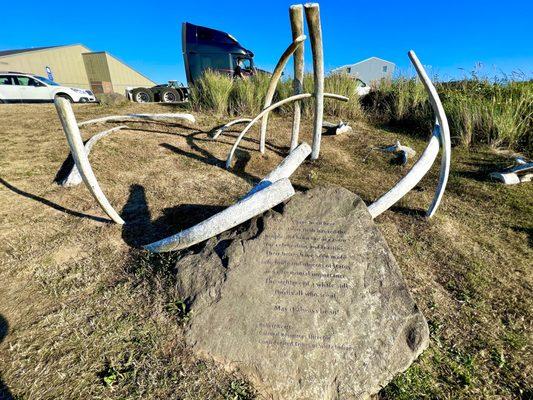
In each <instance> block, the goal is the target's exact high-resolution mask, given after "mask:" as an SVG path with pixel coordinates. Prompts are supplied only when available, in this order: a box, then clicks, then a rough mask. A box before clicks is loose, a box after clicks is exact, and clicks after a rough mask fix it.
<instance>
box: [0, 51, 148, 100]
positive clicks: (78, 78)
mask: <svg viewBox="0 0 533 400" xmlns="http://www.w3.org/2000/svg"><path fill="white" fill-rule="evenodd" d="M0 71H17V72H25V73H30V74H35V75H41V76H47V75H48V76H49V77H50V75H52V76H53V80H54V81H55V82H57V83H59V84H61V85H63V86H75V87H79V88H83V89H91V90H92V91H93V92H94V93H111V92H115V93H120V94H124V91H125V89H126V87H128V86H133V87H138V86H145V87H151V86H155V85H156V83H154V82H153V81H152V80H150V79H148V78H147V77H145V76H144V75H142V74H141V73H139V72H137V71H135V70H134V69H133V68H131V67H129V66H128V65H126V64H124V63H123V62H122V61H120V60H118V59H117V58H116V57H114V56H112V55H111V54H109V53H106V52H105V51H98V52H93V51H91V50H90V49H88V48H87V47H85V46H84V45H82V44H73V45H67V46H53V47H39V48H32V49H20V50H5V51H0Z"/></svg>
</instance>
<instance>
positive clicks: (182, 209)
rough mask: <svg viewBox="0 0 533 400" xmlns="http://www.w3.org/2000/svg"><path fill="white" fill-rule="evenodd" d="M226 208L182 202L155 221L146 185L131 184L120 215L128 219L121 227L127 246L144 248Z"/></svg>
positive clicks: (168, 209)
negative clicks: (148, 201)
mask: <svg viewBox="0 0 533 400" xmlns="http://www.w3.org/2000/svg"><path fill="white" fill-rule="evenodd" d="M224 208H225V207H224V206H210V205H203V204H181V205H179V206H176V207H169V208H166V209H164V210H163V215H162V216H161V217H160V218H158V219H156V220H154V221H152V218H151V213H150V208H149V206H148V203H147V201H146V192H145V190H144V187H143V186H141V185H137V184H135V185H131V186H130V194H129V197H128V201H127V202H126V204H125V206H124V208H123V209H122V212H121V216H122V217H123V218H124V220H125V221H127V222H126V224H125V225H124V226H123V229H122V238H123V239H124V241H125V242H126V243H127V244H128V245H130V246H132V247H134V248H141V247H142V246H143V245H146V244H149V243H152V242H154V241H156V240H160V239H163V238H165V237H167V236H170V235H173V234H175V233H178V232H180V231H182V230H183V229H187V228H190V227H191V226H193V225H195V224H197V223H199V222H202V221H203V220H205V219H207V218H209V217H211V216H213V215H215V214H216V213H218V212H220V211H221V210H223V209H224Z"/></svg>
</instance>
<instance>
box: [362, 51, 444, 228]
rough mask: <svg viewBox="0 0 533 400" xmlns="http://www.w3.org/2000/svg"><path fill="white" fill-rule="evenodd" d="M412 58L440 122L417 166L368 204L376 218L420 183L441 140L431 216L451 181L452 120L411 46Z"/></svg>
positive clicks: (436, 124)
mask: <svg viewBox="0 0 533 400" xmlns="http://www.w3.org/2000/svg"><path fill="white" fill-rule="evenodd" d="M408 54H409V58H410V59H411V61H412V63H413V65H414V67H415V69H416V72H417V73H418V76H419V77H420V80H421V81H422V83H423V84H424V87H425V88H426V90H427V92H428V95H429V101H430V103H431V106H432V108H433V112H434V113H435V117H436V122H435V128H434V129H433V134H432V136H431V139H430V141H429V144H428V146H427V147H426V149H425V150H424V152H423V153H422V155H421V156H420V158H419V160H418V161H417V162H416V163H415V164H414V165H413V168H411V170H410V171H409V172H408V173H407V175H406V176H404V177H403V178H402V179H401V180H400V181H399V182H398V183H397V184H396V185H395V186H394V187H393V188H392V189H391V190H389V191H388V192H387V193H385V194H384V195H383V196H381V197H380V198H379V199H378V200H376V201H375V202H374V203H372V204H371V205H370V206H369V207H368V211H369V212H370V215H372V218H376V217H377V216H378V215H380V214H381V213H382V212H384V211H385V210H387V209H389V208H390V207H391V206H392V205H393V204H395V203H396V202H397V201H398V200H400V199H401V198H402V197H403V196H405V195H406V194H407V193H408V192H409V191H410V190H411V189H412V188H414V187H415V186H416V184H417V183H418V182H420V180H421V179H422V178H423V177H424V175H425V174H426V173H427V172H428V171H429V169H430V168H431V166H432V165H433V162H434V161H435V158H436V157H437V154H438V151H439V142H440V146H441V147H442V162H441V170H440V176H439V183H438V186H437V190H436V193H435V197H434V198H433V201H432V203H431V205H430V207H429V209H428V211H427V213H426V216H427V217H428V218H431V217H432V216H433V214H435V211H437V208H438V206H439V204H440V201H441V199H442V195H443V194H444V189H445V188H446V183H447V182H448V175H449V173H450V157H451V142H450V130H449V127H448V120H447V118H446V114H445V113H444V108H443V107H442V103H441V101H440V98H439V95H438V94H437V91H436V90H435V87H434V86H433V84H432V83H431V80H430V79H429V77H428V76H427V74H426V71H425V70H424V67H422V64H421V63H420V61H419V60H418V58H417V57H416V54H415V53H414V52H413V51H412V50H411V51H410V52H409V53H408Z"/></svg>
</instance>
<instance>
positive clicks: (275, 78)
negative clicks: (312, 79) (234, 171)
mask: <svg viewBox="0 0 533 400" xmlns="http://www.w3.org/2000/svg"><path fill="white" fill-rule="evenodd" d="M306 38H307V37H306V36H305V35H300V36H298V37H297V38H296V39H294V41H293V42H292V43H291V44H290V45H289V47H287V49H286V50H285V51H284V52H283V54H282V55H281V57H280V59H279V61H278V63H277V64H276V68H274V72H273V73H272V77H271V78H270V82H269V84H268V89H267V92H266V95H265V101H264V105H263V109H266V108H268V106H270V105H271V104H272V99H273V98H274V93H275V92H276V87H277V86H278V82H279V80H280V78H281V74H282V73H283V70H284V69H285V66H286V65H287V61H289V58H290V57H291V56H292V54H293V53H294V52H295V51H296V49H298V47H300V45H302V43H303V42H304V40H305V39H306ZM267 127H268V112H267V113H265V114H264V115H263V120H262V121H261V131H260V137H259V151H260V152H261V153H262V154H264V153H265V147H266V131H267Z"/></svg>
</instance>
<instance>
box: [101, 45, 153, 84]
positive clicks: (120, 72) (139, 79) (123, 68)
mask: <svg viewBox="0 0 533 400" xmlns="http://www.w3.org/2000/svg"><path fill="white" fill-rule="evenodd" d="M106 55H107V65H108V66H109V72H110V74H111V82H113V89H114V91H115V92H117V93H121V94H124V90H125V89H126V87H128V86H134V87H136V86H144V87H152V86H155V85H156V83H155V82H153V81H151V80H150V79H148V78H146V77H145V76H143V75H141V74H140V73H138V72H137V71H135V70H134V69H132V68H130V67H129V66H127V65H126V64H124V63H123V62H122V61H120V60H118V59H116V58H115V57H113V56H112V55H111V54H107V53H106Z"/></svg>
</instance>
